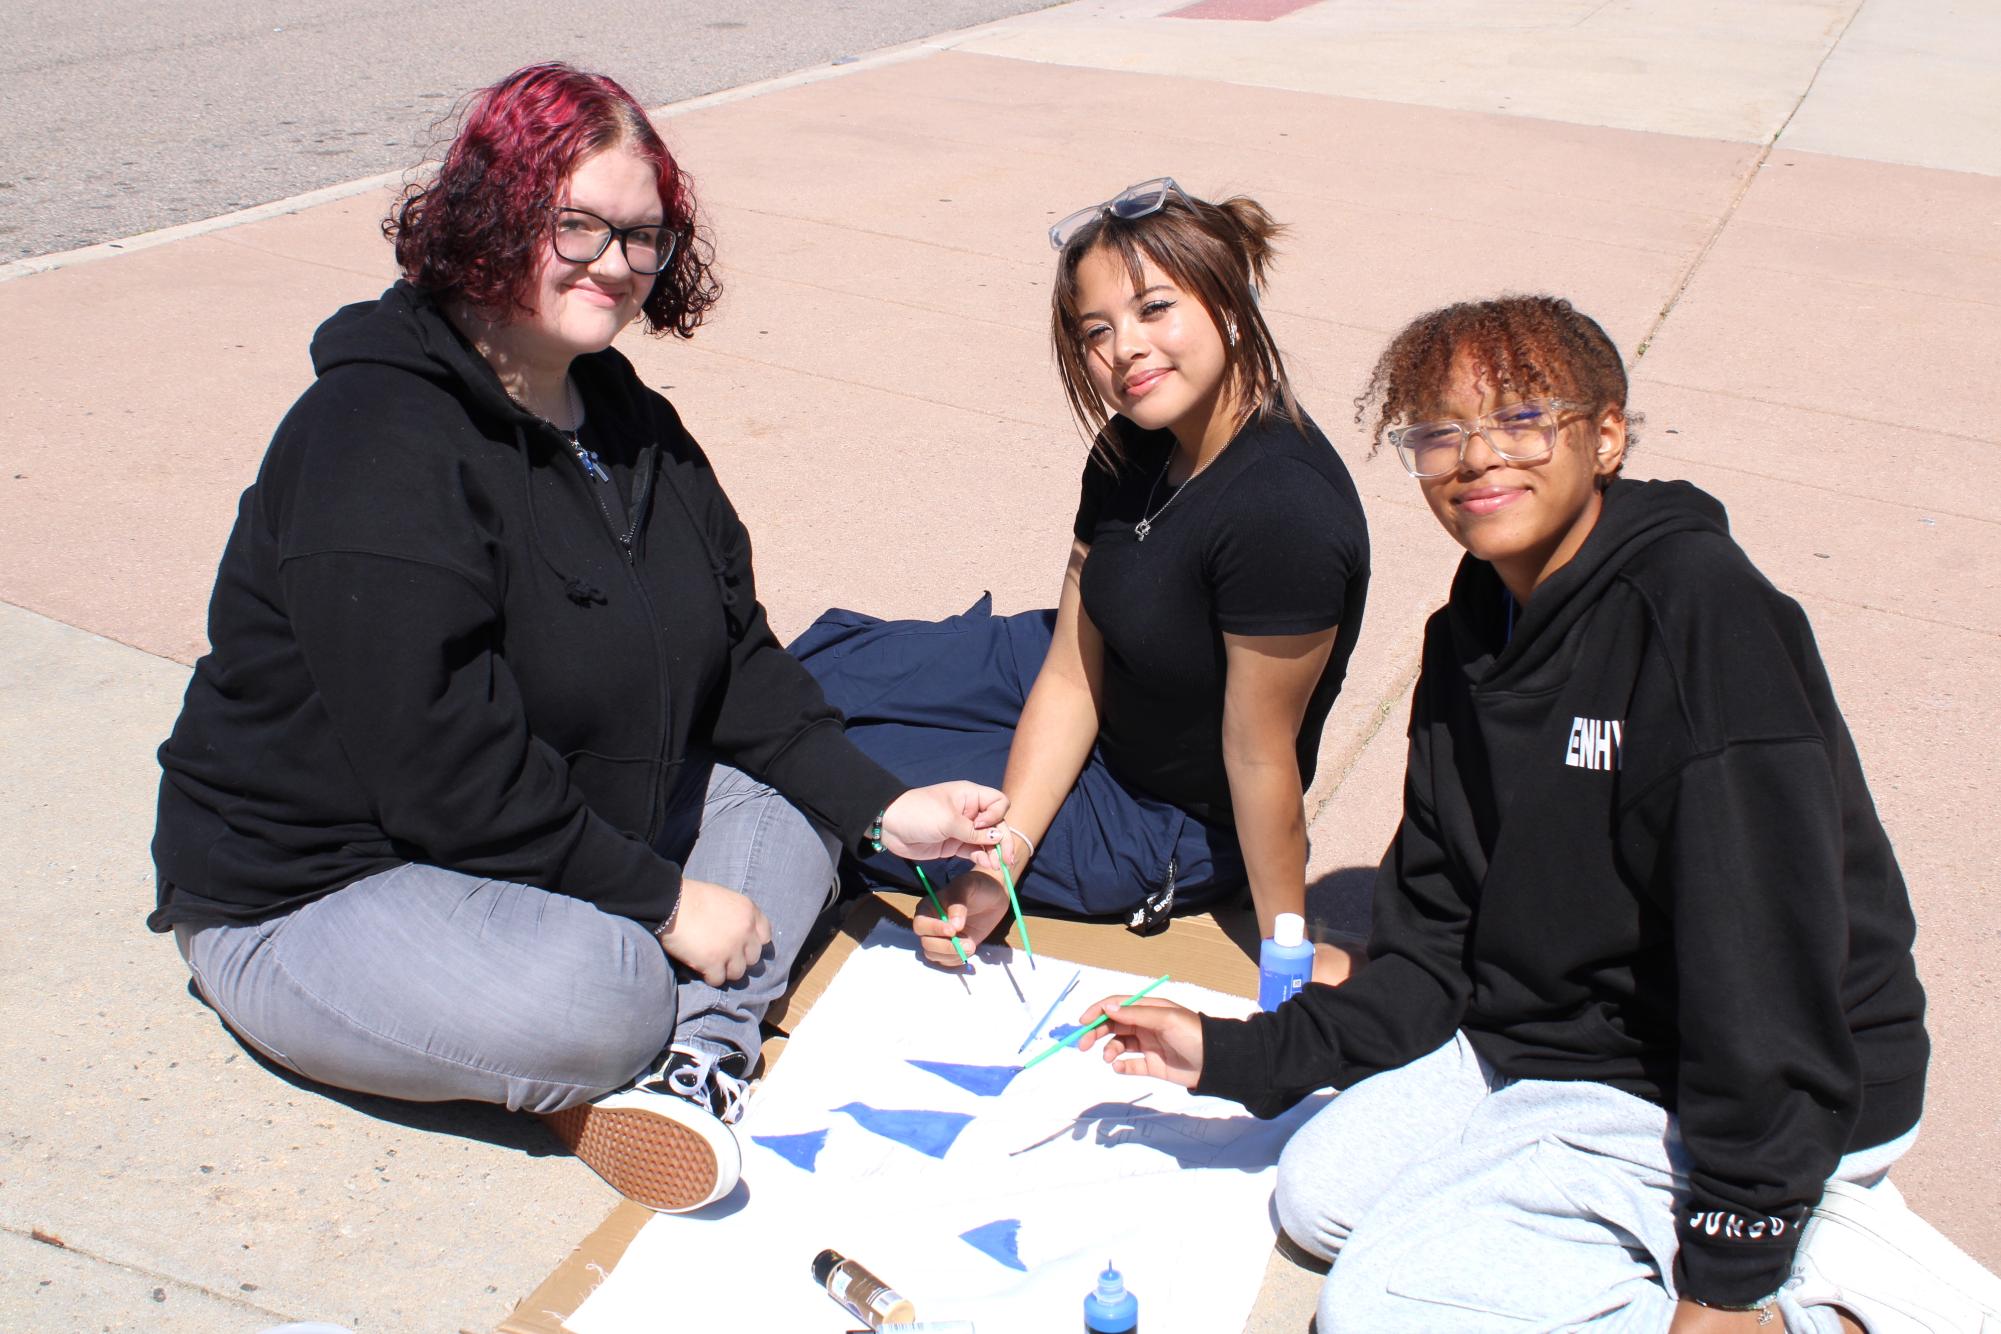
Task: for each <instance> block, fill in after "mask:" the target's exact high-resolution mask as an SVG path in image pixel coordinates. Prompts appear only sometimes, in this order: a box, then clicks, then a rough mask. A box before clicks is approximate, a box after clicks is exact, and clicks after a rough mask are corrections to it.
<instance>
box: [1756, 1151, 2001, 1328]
mask: <svg viewBox="0 0 2001 1334" xmlns="http://www.w3.org/2000/svg"><path fill="white" fill-rule="evenodd" d="M1785 1295H1786V1296H1788V1297H1790V1298H1791V1299H1792V1300H1793V1301H1796V1302H1798V1303H1799V1304H1800V1305H1801V1306H1839V1307H1840V1308H1842V1309H1843V1310H1845V1311H1847V1312H1848V1313H1849V1314H1850V1315H1852V1316H1854V1317H1855V1318H1856V1319H1857V1320H1859V1321H1861V1322H1862V1327H1863V1328H1864V1329H1866V1330H1868V1331H1869V1334H1905V1332H1906V1331H1909V1334H2001V1279H1997V1278H1996V1277H1995V1276H1994V1275H1993V1274H1990V1273H1988V1272H1987V1270H1985V1269H1983V1268H1981V1266H1980V1263H1979V1261H1977V1260H1975V1259H1974V1258H1973V1257H1972V1256H1970V1255H1968V1254H1967V1253H1966V1252H1965V1251H1962V1250H1960V1249H1959V1247H1957V1246H1955V1245H1953V1244H1952V1243H1951V1242H1950V1241H1947V1240H1946V1239H1945V1237H1944V1236H1943V1235H1941V1234H1940V1233H1939V1231H1938V1230H1937V1229H1936V1228H1934V1227H1932V1225H1931V1224H1929V1223H1927V1222H1925V1220H1924V1219H1922V1218H1919V1217H1918V1216H1917V1215H1916V1214H1915V1213H1912V1212H1911V1210H1910V1208H1909V1206H1907V1205H1906V1204H1905V1203H1904V1199H1903V1196H1902V1195H1901V1194H1899V1193H1898V1192H1897V1188H1896V1187H1894V1186H1892V1185H1890V1184H1889V1183H1888V1182H1887V1181H1886V1182H1884V1183H1883V1184H1882V1185H1880V1186H1877V1187H1876V1188H1875V1189H1873V1190H1870V1189H1865V1188H1863V1187H1861V1186H1854V1185H1850V1184H1849V1183H1847V1182H1845V1181H1830V1182H1828V1183H1827V1193H1826V1194H1825V1195H1824V1196H1822V1197H1821V1201H1820V1203H1819V1204H1817V1205H1815V1206H1814V1209H1813V1213H1812V1214H1811V1215H1810V1216H1809V1217H1808V1218H1807V1224H1806V1230H1805V1231H1804V1232H1802V1233H1801V1234H1800V1245H1799V1253H1798V1256H1797V1258H1796V1259H1795V1260H1794V1261H1793V1275H1792V1277H1791V1278H1789V1279H1787V1280H1786V1286H1785Z"/></svg>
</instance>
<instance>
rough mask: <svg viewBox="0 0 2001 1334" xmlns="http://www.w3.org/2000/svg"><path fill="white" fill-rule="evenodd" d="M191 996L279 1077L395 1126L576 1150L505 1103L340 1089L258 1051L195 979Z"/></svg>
mask: <svg viewBox="0 0 2001 1334" xmlns="http://www.w3.org/2000/svg"><path fill="white" fill-rule="evenodd" d="M188 995H190V996H192V997H193V998H194V999H195V1001H196V1002H197V1003H198V1004H200V1005H202V1006H204V1007H205V1008H207V1009H208V1010H209V1013H210V1014H211V1015H214V1017H215V1022H216V1027H218V1028H220V1029H221V1030H222V1031H223V1033H224V1034H225V1035H226V1036H227V1037H228V1039H229V1040H230V1041H231V1042H233V1043H235V1044H236V1046H237V1047H238V1048H239V1049H241V1050H242V1051H243V1052H245V1053H246V1054H247V1055H248V1056H249V1057H250V1059H251V1060H253V1061H255V1062H257V1064H258V1065H260V1066H262V1067H263V1068H264V1070H265V1071H266V1072H267V1073H268V1074H270V1075H272V1076H274V1077H275V1078H278V1079H282V1080H284V1081H285V1082H286V1083H287V1084H290V1085H291V1086H292V1087H293V1088H295V1089H298V1090H300V1091H301V1092H304V1093H311V1094H314V1095H316V1096H318V1097H322V1098H325V1099H327V1100H328V1101H329V1102H337V1103H339V1104H341V1105H342V1106H343V1107H347V1108H350V1109H352V1110H354V1111H357V1112H359V1113H361V1114H362V1115H363V1116H372V1117H374V1118H375V1119H376V1120H378V1121H387V1122H389V1123H390V1124H391V1125H398V1126H405V1127H407V1128H409V1129H411V1130H423V1131H428V1132H431V1133H433V1134H438V1135H452V1136H456V1137H457V1138H459V1139H472V1140H480V1141H482V1142H483V1143H487V1144H492V1145H494V1146H496V1147H498V1148H503V1149H513V1150H515V1151H516V1152H518V1153H522V1154H526V1155H527V1156H528V1157H530V1158H550V1157H563V1158H567V1157H569V1156H570V1151H569V1150H568V1149H566V1148H564V1147H563V1146H562V1145H561V1144H558V1143H557V1142H556V1140H555V1138H554V1137H553V1136H551V1135H550V1134H549V1132H548V1131H547V1130H544V1129H543V1128H542V1126H541V1123H540V1122H538V1121H537V1120H536V1119H535V1118H534V1117H532V1116H528V1115H524V1114H523V1113H521V1112H510V1111H508V1110H507V1109H506V1108H505V1107H500V1106H496V1105H494V1104H492V1103H484V1102H464V1101H458V1102H405V1101H403V1100H401V1099H398V1098H382V1097H377V1096H376V1095H375V1094H373V1093H355V1092H353V1091H351V1090H349V1089H341V1088H335V1087H333V1086H332V1085H331V1084H322V1083H320V1082H319V1081H318V1080H315V1079H308V1078H307V1077H306V1076H304V1075H302V1074H299V1073H297V1072H296V1071H293V1070H288V1069H286V1068H285V1067H284V1066H282V1065H279V1064H278V1063H277V1062H276V1061H274V1060H272V1059H271V1058H270V1057H268V1056H266V1055H265V1054H264V1053H263V1052H261V1051H258V1050H257V1049H256V1048H255V1047H253V1046H251V1045H250V1044H249V1043H247V1042H245V1041H244V1040H243V1039H242V1038H240V1037H238V1036H237V1035H236V1033H235V1032H234V1031H233V1030H231V1028H230V1027H229V1025H228V1024H225V1023H223V1022H222V1017H221V1016H220V1015H215V1010H214V1007H213V1006H210V1005H209V1004H208V1001H207V1000H206V999H205V998H204V997H203V996H202V994H201V992H200V991H199V990H198V989H197V988H196V987H195V984H194V980H193V979H192V978H190V979H189V980H188Z"/></svg>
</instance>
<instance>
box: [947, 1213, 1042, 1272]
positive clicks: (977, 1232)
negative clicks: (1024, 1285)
mask: <svg viewBox="0 0 2001 1334" xmlns="http://www.w3.org/2000/svg"><path fill="white" fill-rule="evenodd" d="M959 1240H961V1241H963V1242H965V1243H967V1244H968V1245H970V1246H972V1247H973V1248H974V1249H976V1250H979V1251H982V1252H984V1253H985V1254H987V1255H989V1256H992V1257H993V1258H994V1259H996V1260H998V1261H1000V1262H1001V1263H1002V1264H1004V1265H1006V1266H1007V1267H1008V1268H1009V1269H1019V1270H1020V1271H1021V1272H1022V1273H1024V1274H1026V1273H1027V1272H1028V1266H1027V1265H1025V1264H1023V1263H1022V1262H1021V1220H1020V1219H1019V1218H1001V1219H997V1220H995V1221H994V1222H991V1223H982V1224H980V1226H978V1227H976V1228H974V1229H973V1230H972V1231H971V1232H961V1233H960V1234H959Z"/></svg>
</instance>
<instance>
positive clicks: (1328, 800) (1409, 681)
mask: <svg viewBox="0 0 2001 1334" xmlns="http://www.w3.org/2000/svg"><path fill="white" fill-rule="evenodd" d="M1423 663H1424V645H1423V643H1422V641H1421V640H1420V642H1418V643H1416V644H1414V645H1413V646H1412V647H1411V650H1410V656H1409V659H1408V660H1407V661H1406V662H1405V664H1404V666H1403V670H1401V671H1399V672H1398V673H1397V674H1396V677H1395V679H1394V682H1393V684H1392V685H1391V687H1390V689H1389V690H1388V692H1386V693H1385V694H1384V695H1383V697H1382V698H1381V699H1379V700H1377V701H1376V704H1375V712H1376V716H1375V717H1374V718H1373V719H1371V720H1370V722H1369V726H1368V730H1367V731H1365V732H1364V733H1363V734H1362V736H1361V737H1360V738H1359V739H1358V740H1356V741H1355V742H1354V743H1353V744H1352V745H1350V746H1349V747H1348V750H1347V753H1346V754H1344V755H1342V756H1341V759H1340V761H1339V765H1338V768H1337V769H1336V771H1335V773H1334V776H1333V780H1332V781H1331V782H1328V783H1327V786H1326V790H1325V791H1324V792H1322V793H1321V794H1320V799H1319V800H1318V801H1315V802H1314V803H1313V809H1312V810H1310V811H1307V812H1306V827H1307V828H1308V829H1311V828H1312V827H1313V824H1314V821H1316V820H1318V819H1319V818H1320V815H1321V812H1323V811H1325V810H1326V809H1327V807H1328V806H1329V805H1331V804H1332V803H1333V801H1334V798H1335V797H1336V796H1337V795H1338V794H1339V793H1340V791H1341V785H1342V784H1343V783H1346V782H1347V781H1348V775H1349V774H1351V773H1353V772H1354V771H1355V766H1356V765H1357V764H1359V763H1360V762H1361V759H1362V755H1363V754H1364V753H1365V752H1366V751H1367V750H1368V749H1369V745H1370V743H1371V742H1373V741H1374V740H1375V739H1376V736H1377V734H1379V733H1380V732H1381V731H1382V730H1383V727H1384V726H1385V725H1386V724H1387V723H1388V722H1389V720H1390V718H1391V716H1392V715H1394V714H1395V713H1396V708H1397V702H1398V701H1399V700H1401V699H1402V698H1403V697H1404V696H1405V695H1408V694H1409V693H1410V689H1411V686H1412V685H1413V684H1414V683H1415V682H1416V681H1417V673H1418V669H1419V668H1420V667H1421V666H1423ZM1319 786H1320V784H1319V783H1315V784H1314V787H1316V788H1318V787H1319Z"/></svg>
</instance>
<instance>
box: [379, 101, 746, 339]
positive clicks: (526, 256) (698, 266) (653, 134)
mask: <svg viewBox="0 0 2001 1334" xmlns="http://www.w3.org/2000/svg"><path fill="white" fill-rule="evenodd" d="M609 148H626V149H630V150H631V151H632V152H634V153H636V154H638V155H639V156H640V157H642V158H644V159H646V160H647V161H649V162H651V163H652V164H653V166H654V168H655V170H656V171H657V172H658V173H659V182H660V206H661V208H662V209H664V210H665V221H666V225H667V228H668V230H669V231H670V232H671V233H672V234H673V235H674V236H675V237H676V238H677V243H676V245H675V248H674V258H673V261H672V262H671V263H670V264H669V265H668V267H667V269H666V271H665V272H663V273H661V274H660V276H659V277H658V278H656V279H655V280H654V283H653V290H652V291H651V292H649V293H648V294H647V297H646V300H645V302H644V303H643V304H642V306H641V307H640V316H641V318H642V319H643V320H644V322H645V324H646V327H647V330H648V332H651V333H674V334H677V335H679V336H680V337H682V338H687V337H689V336H690V335H692V334H693V333H694V332H695V329H696V327H697V326H699V325H700V324H701V322H702V317H703V316H704V315H705V314H706V313H707V312H708V310H709V308H710V307H711V306H713V305H715V303H716V298H717V297H718V296H719V295H721V292H720V286H719V284H718V283H717V282H716V278H715V274H714V272H713V265H714V251H713V248H712V247H711V245H710V243H709V241H708V238H707V236H706V235H702V234H698V232H697V228H696V218H695V195H694V191H693V190H692V189H691V188H690V185H689V181H688V176H687V173H686V172H684V171H682V170H681V168H680V165H679V164H678V163H676V162H675V161H674V155H673V154H672V153H669V152H668V151H667V145H666V144H665V143H664V142H663V141H662V140H661V138H660V134H659V132H658V131H657V130H655V129H654V128H653V124H652V122H650V121H649V120H647V119H646V113H645V111H643V110H642V109H641V108H640V106H639V103H638V102H637V101H635V100H634V99H633V96H632V94H631V93H628V92H627V91H626V90H625V89H624V88H622V87H620V86H619V85H618V84H617V83H616V82H614V81H613V80H612V79H610V78H607V77H606V76H605V75H602V74H590V73H586V72H585V71H583V70H579V69H576V68H574V67H572V66H569V65H564V64H556V63H550V64H542V65H529V66H527V67H526V68H524V69H518V70H516V71H515V72H514V73H512V74H510V75H508V76H507V77H506V78H504V79H502V80H501V81H500V82H498V83H496V84H494V85H492V86H491V87H488V88H482V89H481V90H480V91H479V92H477V93H475V94H473V96H472V98H471V100H470V102H469V103H468V104H467V107H466V111H465V116H464V119H463V120H462V122H461V123H460V125H459V130H458V134H457V135H456V136H455V137H454V138H453V139H452V142H451V146H450V147H449V148H447V149H446V150H445V154H444V160H443V162H442V163H441V165H440V166H439V167H438V170H437V173H436V174H435V175H434V176H432V177H431V178H430V179H429V180H428V181H422V182H418V183H415V184H412V185H410V186H409V187H407V188H406V189H405V190H404V191H403V194H402V197H401V198H399V199H398V200H397V202H396V205H395V207H394V208H392V209H391V210H390V213H389V216H388V217H387V218H385V219H383V222H382V234H383V235H384V236H385V237H387V238H389V240H390V241H392V242H393V243H394V244H395V247H396V262H397V263H398V264H399V265H401V266H402V269H403V276H404V277H405V278H407V279H409V280H410V282H411V283H413V284H415V285H416V286H418V287H421V288H423V289H424V290H426V291H428V292H431V293H433V294H435V295H438V296H444V297H456V298H459V299H461V300H464V301H466V302H468V303H470V304H471V305H473V306H476V307H479V308H480V309H483V310H488V311H494V312H503V311H508V310H526V309H528V308H529V304H528V297H529V296H530V294H531V293H532V292H533V290H534V284H535V270H536V266H537V265H538V263H539V262H540V261H541V258H542V248H543V247H544V246H546V245H548V244H549V235H550V232H549V229H550V226H551V223H550V217H549V208H550V206H551V205H552V204H554V203H555V201H556V200H557V198H558V197H559V196H560V193H561V191H562V187H563V182H564V181H565V180H567V179H568V178H569V176H570V173H571V172H573V171H574V170H576V168H577V165H578V164H579V163H581V162H583V161H584V160H585V159H586V158H589V157H591V156H593V155H595V154H597V153H601V152H603V151H604V150H606V149H609Z"/></svg>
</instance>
